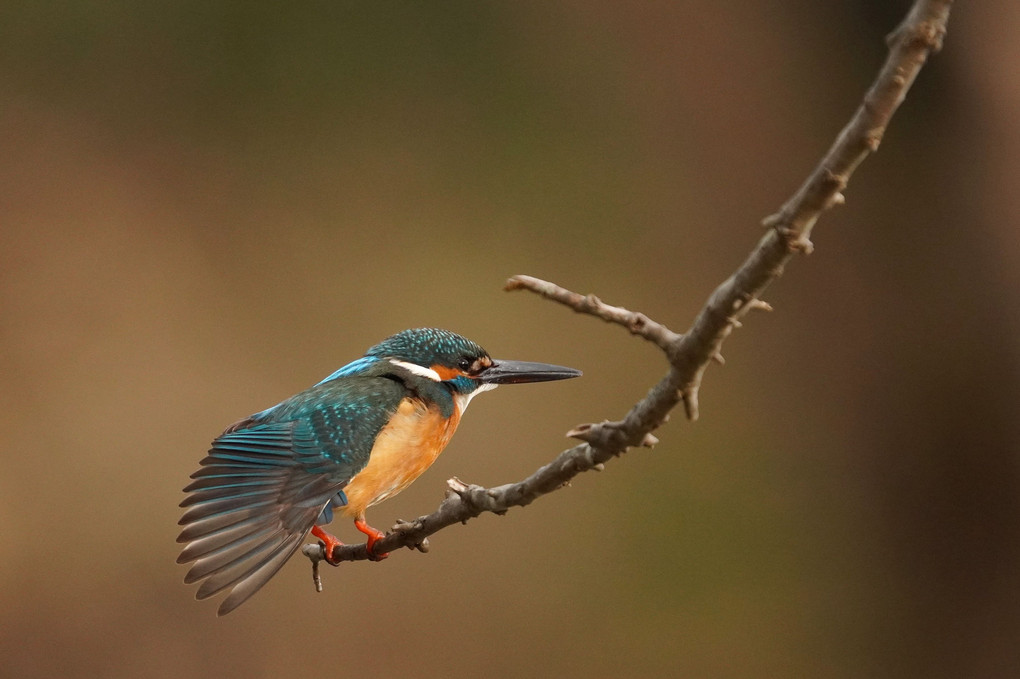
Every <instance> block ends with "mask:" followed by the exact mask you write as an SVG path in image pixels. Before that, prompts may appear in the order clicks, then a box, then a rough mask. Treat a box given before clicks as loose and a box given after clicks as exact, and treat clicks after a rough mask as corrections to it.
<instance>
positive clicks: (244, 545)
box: [177, 328, 581, 615]
mask: <svg viewBox="0 0 1020 679" xmlns="http://www.w3.org/2000/svg"><path fill="white" fill-rule="evenodd" d="M580 375H581V371H579V370H575V369H573V368H567V367H564V366H558V365H552V364H548V363H532V362H527V361H511V360H494V359H492V358H491V357H490V356H489V354H488V352H486V351H485V349H483V348H482V347H481V346H479V345H478V344H476V343H475V342H473V341H471V340H469V339H467V338H466V337H463V336H462V335H458V334H456V333H454V332H451V331H449V330H442V329H439V328H415V329H411V330H404V331H403V332H399V333H397V334H395V335H392V336H390V337H387V338H386V339H384V340H383V341H381V342H379V343H378V344H376V345H375V346H373V347H371V348H370V349H369V350H368V351H367V352H366V353H365V355H364V356H362V357H361V358H359V359H357V360H355V361H352V362H351V363H348V364H347V365H345V366H344V367H342V368H340V369H339V370H336V371H335V372H333V373H332V374H330V375H329V376H328V377H326V378H325V379H323V380H322V381H320V382H319V383H318V384H315V385H314V386H312V387H310V388H308V389H305V390H304V391H302V392H300V393H298V394H295V395H294V396H291V397H290V398H288V399H285V400H284V401H281V402H280V403H278V404H277V405H275V406H273V407H271V408H267V409H266V410H263V411H260V412H257V413H255V414H253V415H250V416H248V417H246V418H244V419H242V420H240V421H238V422H235V423H234V424H232V425H230V426H229V427H227V429H226V430H225V431H224V432H223V433H222V434H221V435H220V436H218V437H217V438H216V439H214V440H213V442H212V447H211V448H210V449H209V451H208V454H207V455H206V457H205V458H204V459H202V460H201V461H200V462H199V469H198V471H196V472H195V473H193V474H192V475H191V477H190V478H191V479H192V482H191V483H190V484H189V485H188V486H186V487H185V488H184V491H183V492H185V493H187V496H186V497H185V499H184V500H183V501H182V502H181V507H183V508H185V511H184V514H183V516H182V517H181V519H180V521H179V522H178V523H179V525H180V526H181V527H182V528H181V532H180V535H179V536H178V538H177V542H178V543H185V545H184V547H183V549H182V550H181V554H180V556H179V557H178V559H177V561H178V563H181V564H187V563H191V567H190V569H189V570H188V573H187V575H186V576H185V579H184V581H185V583H187V584H193V583H196V582H200V583H201V584H200V585H199V587H198V591H197V592H196V595H195V596H196V598H197V599H207V598H209V597H212V596H214V595H216V594H218V593H221V592H223V591H224V590H230V591H229V593H228V594H227V596H226V598H224V599H223V601H222V602H221V603H220V606H219V608H218V611H217V612H218V615H226V614H227V613H230V612H231V611H233V610H234V609H236V608H237V607H238V606H240V605H241V604H242V603H244V602H245V601H247V600H248V599H249V598H250V597H251V596H252V595H253V594H255V593H256V592H257V591H258V590H259V589H261V588H262V586H263V585H265V584H266V583H267V582H268V581H269V580H270V579H271V578H272V577H273V576H274V575H275V574H276V573H277V571H279V569H280V568H281V567H282V566H283V564H284V563H285V562H286V561H287V560H288V559H289V558H290V557H291V556H292V555H293V554H294V552H295V551H297V549H298V548H299V547H300V546H301V545H302V544H303V542H304V541H305V539H306V537H307V536H308V535H309V533H310V534H311V535H313V536H314V537H316V538H318V539H319V540H321V542H322V545H323V548H324V554H325V559H326V561H327V562H329V563H332V564H333V565H336V564H337V563H338V562H336V561H334V560H333V558H332V555H333V550H334V548H336V547H337V546H339V545H342V544H343V543H341V542H340V540H339V539H337V538H336V537H335V536H333V535H331V534H329V533H327V532H326V531H325V530H324V529H323V528H322V526H324V525H326V524H328V523H330V522H331V521H332V519H333V514H334V511H335V510H336V511H337V512H339V513H341V514H343V515H344V516H346V517H350V518H353V519H354V525H355V527H356V528H357V529H358V530H359V531H361V532H362V533H364V534H365V536H366V537H367V539H366V546H367V549H368V553H369V555H370V557H371V558H373V559H374V560H380V559H383V558H385V557H386V556H387V555H386V554H377V553H376V552H375V549H374V548H375V543H376V542H377V541H378V540H379V539H380V538H382V537H383V536H384V533H383V532H382V531H379V530H377V529H375V528H373V527H371V526H369V525H368V523H366V520H365V512H366V510H367V509H368V508H369V507H372V506H373V505H376V504H378V503H380V502H382V501H383V500H386V499H387V498H391V497H393V496H394V495H396V494H397V493H399V492H400V491H402V490H404V489H405V488H407V486H409V485H410V484H411V482H413V481H414V480H415V479H416V478H418V476H419V475H421V474H422V473H423V472H424V471H425V470H426V469H428V468H429V466H430V465H431V464H432V463H433V462H435V460H436V458H437V457H438V456H439V454H440V453H441V452H442V451H443V449H444V448H445V447H446V445H447V443H449V442H450V438H451V437H452V436H453V434H454V431H456V429H457V425H458V424H459V423H460V419H461V417H462V416H463V414H464V410H465V409H466V408H467V406H468V403H470V401H471V399H472V398H474V397H475V396H477V395H478V394H480V393H482V392H484V391H489V390H491V389H494V388H496V387H497V386H498V385H500V384H518V383H526V382H544V381H551V380H563V379H568V378H573V377H578V376H580Z"/></svg>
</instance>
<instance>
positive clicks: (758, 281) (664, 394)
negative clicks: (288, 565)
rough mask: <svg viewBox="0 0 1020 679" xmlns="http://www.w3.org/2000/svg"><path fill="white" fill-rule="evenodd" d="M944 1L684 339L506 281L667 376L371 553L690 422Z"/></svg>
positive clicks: (910, 18) (899, 93)
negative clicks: (557, 306)
mask: <svg viewBox="0 0 1020 679" xmlns="http://www.w3.org/2000/svg"><path fill="white" fill-rule="evenodd" d="M951 6H952V0H918V1H917V2H915V3H914V6H913V7H912V8H911V10H910V12H909V13H908V15H907V17H906V18H905V19H904V21H903V23H902V24H901V25H900V26H899V27H898V28H897V29H896V30H895V31H893V32H892V33H891V34H890V35H889V36H888V38H887V42H888V45H889V55H888V57H887V59H886V61H885V64H884V65H883V66H882V68H881V70H880V71H879V73H878V75H877V76H876V78H875V81H874V83H873V84H872V86H871V88H870V89H869V90H868V92H867V94H865V96H864V100H863V101H862V103H861V105H860V106H859V107H858V109H857V111H856V112H855V113H854V115H853V117H852V118H851V120H850V122H849V123H848V124H847V125H846V127H844V128H843V130H842V131H841V132H840V134H839V136H838V137H837V138H836V140H835V142H834V143H833V145H832V147H831V148H830V149H829V151H828V152H827V153H826V154H825V156H824V157H823V158H822V160H821V162H819V164H818V166H817V167H816V168H815V169H814V171H813V172H812V173H811V174H810V175H809V176H808V178H807V180H806V181H805V182H804V183H803V184H802V185H801V187H800V188H799V189H798V190H797V191H796V193H794V194H793V196H791V197H790V199H789V200H788V201H786V203H784V204H783V206H782V207H781V208H780V209H779V211H778V212H777V213H775V214H773V215H771V216H769V217H766V218H765V219H764V220H763V224H764V225H765V226H766V227H768V229H769V231H768V232H767V233H766V234H765V236H764V237H763V238H762V239H761V241H760V242H759V243H758V246H757V247H756V248H755V249H754V250H753V251H752V252H751V254H750V255H749V256H748V258H747V259H746V260H745V261H744V263H743V264H741V265H740V267H739V268H738V269H737V270H736V271H735V272H734V273H733V275H732V276H730V277H729V278H728V279H727V280H726V281H724V282H723V283H722V284H721V285H720V286H719V287H718V288H716V289H715V291H714V292H713V293H712V295H711V296H710V297H709V298H708V301H707V302H706V303H705V306H704V307H703V308H702V310H701V311H700V313H698V315H697V317H696V318H695V320H694V323H693V324H692V325H691V327H690V329H689V330H688V331H687V332H686V333H684V334H683V335H680V334H677V333H675V332H673V331H672V330H670V329H669V328H667V327H666V326H664V325H662V324H660V323H657V322H655V321H653V320H651V319H650V318H648V317H647V316H645V315H644V314H641V313H636V312H632V311H628V310H627V309H623V308H621V307H614V306H610V305H607V304H605V303H603V302H602V301H601V300H599V299H598V298H597V297H595V296H594V295H580V294H578V293H576V292H571V291H570V290H567V289H565V288H562V287H560V286H558V285H555V284H553V283H549V282H546V281H542V280H540V279H537V278H532V277H531V276H514V277H512V278H510V279H509V280H508V281H507V283H506V287H505V289H506V290H529V291H531V292H534V293H536V294H539V295H542V296H543V297H546V298H548V299H551V300H553V301H556V302H559V303H561V304H564V305H566V306H568V307H570V308H571V309H573V310H574V311H576V312H578V313H583V314H587V315H591V316H595V317H597V318H601V319H602V320H604V321H606V322H608V323H614V324H616V325H621V326H623V327H624V328H626V329H627V330H628V331H630V332H631V333H633V334H635V335H638V336H640V337H642V338H644V339H646V340H648V341H650V342H652V343H653V344H655V345H656V346H657V347H659V348H660V349H661V350H662V351H663V352H664V353H665V356H666V359H667V361H668V363H669V370H668V372H667V373H666V374H665V375H664V376H663V377H662V379H660V380H659V382H658V383H657V384H655V385H654V386H653V387H652V388H651V389H650V390H649V392H648V394H647V395H645V397H644V398H643V399H641V400H640V401H638V402H637V403H636V404H635V405H634V406H633V408H631V410H630V412H629V413H627V415H626V416H625V417H624V418H623V419H622V420H618V421H615V422H609V421H604V422H600V423H597V424H583V425H579V426H578V427H575V428H574V429H573V430H571V431H570V432H568V435H569V436H572V437H574V438H578V439H580V440H582V441H583V443H582V444H581V445H577V446H574V447H573V448H570V449H568V450H564V451H563V452H561V453H560V454H559V455H558V456H556V458H555V459H554V460H553V461H552V462H550V463H549V464H547V465H545V466H543V467H541V468H540V469H538V470H537V471H535V472H534V473H533V474H532V475H531V476H529V477H527V478H526V479H524V480H522V481H518V482H517V483H509V484H505V485H502V486H497V487H495V488H483V487H481V486H476V485H473V484H465V483H463V482H461V481H460V480H459V479H456V478H453V479H450V480H449V481H447V485H448V486H449V489H448V490H447V492H446V497H445V498H444V499H443V501H442V503H441V504H440V505H439V507H438V508H437V509H436V510H435V511H434V512H432V513H431V514H427V515H425V516H421V517H418V518H417V519H415V520H414V521H407V522H404V521H402V522H399V523H398V524H397V525H396V526H394V527H393V529H392V532H390V533H389V534H387V535H386V536H385V537H384V538H382V539H380V540H379V541H378V542H377V543H376V550H377V551H379V552H389V551H393V550H396V549H397V548H399V547H410V548H417V549H419V550H421V551H426V550H427V548H428V536H430V535H432V534H434V533H436V532H438V531H440V530H442V529H443V528H446V527H447V526H451V525H453V524H455V523H466V522H467V521H468V520H470V519H472V518H474V517H476V516H478V515H480V514H482V513H483V512H492V513H495V514H504V513H506V511H507V510H509V509H510V508H511V507H524V506H526V505H528V504H530V503H531V502H533V501H534V500H535V499H536V498H538V497H540V496H542V495H545V494H547V493H551V492H552V491H554V490H556V489H558V488H561V487H563V486H564V485H566V484H567V483H569V482H570V480H571V479H572V478H574V477H575V476H577V475H578V474H580V473H582V472H585V471H588V470H591V469H595V470H601V469H602V468H603V465H604V464H605V462H607V461H609V460H610V459H612V458H613V457H615V456H617V455H620V454H622V453H624V452H626V450H627V449H628V448H630V447H633V446H639V445H644V446H652V445H654V444H655V443H656V441H657V440H656V438H655V437H654V436H653V435H652V432H653V431H655V430H656V429H657V428H658V427H660V426H661V425H662V424H663V423H665V422H666V420H667V419H668V417H669V413H670V411H672V410H673V408H675V407H676V406H677V405H678V404H680V403H681V402H682V403H683V404H684V410H685V413H686V415H687V418H688V419H690V420H696V419H697V417H698V390H699V388H700V386H701V380H702V377H703V375H704V373H705V370H706V368H707V367H708V365H709V363H710V362H711V361H713V360H715V361H716V362H719V363H722V362H723V360H722V355H721V353H720V349H721V347H722V344H723V342H724V341H725V339H726V338H727V337H729V335H730V333H732V332H733V330H734V328H738V327H740V319H741V318H743V317H744V315H746V314H747V312H749V311H751V310H753V309H762V310H769V309H770V307H769V305H768V304H766V303H764V302H762V301H761V300H760V299H759V296H760V295H761V294H762V292H763V291H764V290H765V288H766V287H768V285H769V284H770V283H771V282H772V281H773V280H775V279H776V278H778V277H779V276H780V275H781V274H782V272H783V269H784V268H785V266H786V264H787V262H788V261H789V260H790V259H791V258H792V257H793V256H794V255H795V254H797V253H805V254H807V253H809V252H811V250H812V244H811V240H810V236H811V230H812V229H813V228H814V225H815V223H816V222H817V220H818V218H819V217H820V216H821V215H822V213H823V212H825V211H827V210H828V209H829V208H831V207H833V206H834V205H840V204H842V203H843V202H844V198H843V193H842V192H843V191H844V190H845V188H846V186H847V184H848V182H849V180H850V177H851V175H852V174H853V172H854V170H856V169H857V167H858V166H859V165H860V163H861V162H862V161H863V160H864V159H865V158H867V156H868V155H870V154H871V153H873V152H874V151H875V150H877V149H878V146H879V144H880V142H881V141H882V138H883V136H884V135H885V131H886V128H887V126H888V124H889V121H890V119H891V118H892V116H893V114H894V113H895V112H896V110H897V109H898V108H899V106H900V104H901V103H902V102H903V99H904V97H905V96H906V93H907V90H909V89H910V86H911V84H912V83H913V82H914V79H915V78H916V76H917V74H918V72H919V71H920V70H921V68H922V67H923V66H924V64H925V62H926V61H927V59H928V56H929V55H930V54H932V53H934V52H937V51H938V50H939V49H940V48H941V46H942V40H943V37H944V35H945V32H946V22H947V20H948V18H949V10H950V8H951ZM302 552H303V553H304V554H305V556H307V557H309V559H311V560H312V564H313V574H314V576H315V577H316V585H317V588H320V585H319V582H318V568H317V567H318V561H320V560H322V559H323V547H322V546H321V544H309V545H305V546H304V548H303V550H302ZM332 556H333V560H334V561H354V560H361V559H367V558H369V555H368V551H367V549H366V547H365V545H364V544H359V545H346V546H343V547H339V548H337V549H335V550H334V552H333V555H332Z"/></svg>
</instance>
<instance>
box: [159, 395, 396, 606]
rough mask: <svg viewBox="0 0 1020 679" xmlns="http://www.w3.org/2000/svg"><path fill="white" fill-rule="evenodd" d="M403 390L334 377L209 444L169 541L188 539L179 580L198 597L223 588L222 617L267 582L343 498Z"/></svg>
mask: <svg viewBox="0 0 1020 679" xmlns="http://www.w3.org/2000/svg"><path fill="white" fill-rule="evenodd" d="M404 394H405V388H404V386H403V384H401V383H399V382H397V381H394V380H391V379H386V378H384V377H376V376H352V377H345V378H343V379H338V378H334V379H331V380H327V381H323V382H320V383H319V384H318V385H316V386H314V387H312V388H311V389H308V390H307V391H304V392H302V393H300V394H298V395H296V396H293V397H291V398H290V399H287V400H286V401H284V402H282V403H280V404H279V405H277V406H274V407H273V408H270V409H269V410H267V411H263V412H262V413H257V414H256V415H253V416H252V417H250V418H248V419H246V420H242V421H241V422H238V423H237V424H235V425H233V426H232V427H230V428H229V429H228V430H227V431H226V432H224V433H223V434H222V435H221V436H219V437H218V438H217V439H216V440H215V441H213V444H212V448H211V449H210V450H209V453H208V455H207V456H206V457H205V458H204V459H203V460H202V461H201V463H200V464H201V468H200V469H199V470H198V471H196V472H195V473H194V474H192V475H191V478H192V479H194V481H193V482H192V483H191V484H190V485H188V486H187V487H186V488H185V489H184V491H185V492H186V493H189V495H188V497H187V498H185V499H184V501H183V502H182V503H181V506H182V507H187V510H186V511H185V513H184V516H183V517H181V520H180V524H181V525H182V526H183V529H182V531H181V534H180V536H178V538H177V541H178V542H186V543H187V545H186V546H185V547H184V549H183V551H182V552H181V555H180V557H178V559H177V561H178V562H179V563H188V562H191V561H194V564H192V566H191V569H190V570H189V571H188V574H187V575H186V576H185V582H186V583H192V582H198V581H200V580H203V582H202V584H201V585H200V586H199V588H198V592H197V594H196V596H197V598H199V599H205V598H208V597H210V596H213V595H214V594H216V593H218V592H221V591H223V590H225V589H228V588H231V592H230V594H229V595H228V596H227V598H226V599H224V600H223V603H222V604H221V605H220V608H219V614H220V615H224V614H226V613H229V612H230V611H232V610H233V609H235V608H237V607H238V606H239V605H241V604H242V603H243V602H244V601H245V600H247V599H248V598H249V597H250V596H251V595H252V594H254V593H255V592H257V591H258V590H259V588H261V587H262V586H263V585H264V584H265V583H266V582H268V581H269V579H270V578H272V577H273V575H275V574H276V572H277V571H278V570H279V569H280V568H281V567H282V566H283V564H284V563H285V562H286V561H287V559H289V558H290V556H291V555H292V554H293V553H294V552H295V551H297V549H298V548H299V547H300V546H301V543H302V542H303V540H304V538H305V536H306V535H307V533H308V531H309V530H311V528H312V526H313V525H314V524H315V523H316V520H317V519H318V518H319V517H320V514H322V513H323V512H324V511H328V509H329V504H330V501H331V500H334V502H336V501H337V499H339V500H342V499H344V498H343V488H344V487H345V486H346V485H347V483H348V482H349V481H350V480H351V478H353V476H354V475H355V474H357V473H358V472H359V471H361V470H362V469H363V468H364V466H365V465H366V464H367V463H368V457H369V454H370V453H371V451H372V446H373V445H374V443H375V438H376V436H377V435H378V433H379V431H380V430H381V429H382V428H383V427H384V426H385V425H386V423H387V422H388V421H389V418H390V416H391V415H392V413H393V412H394V411H395V410H396V408H397V406H398V405H399V403H400V400H401V399H402V398H403V397H404ZM267 420H268V421H267ZM329 513H330V514H331V512H329Z"/></svg>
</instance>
